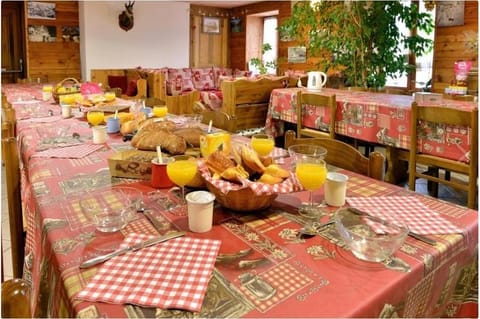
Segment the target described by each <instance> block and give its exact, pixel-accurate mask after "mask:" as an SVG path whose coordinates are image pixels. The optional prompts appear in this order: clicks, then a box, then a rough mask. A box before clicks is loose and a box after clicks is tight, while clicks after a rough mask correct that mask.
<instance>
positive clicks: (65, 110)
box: [62, 104, 72, 119]
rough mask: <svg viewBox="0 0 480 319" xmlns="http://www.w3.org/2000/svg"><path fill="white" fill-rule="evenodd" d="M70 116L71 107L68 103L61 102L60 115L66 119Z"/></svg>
mask: <svg viewBox="0 0 480 319" xmlns="http://www.w3.org/2000/svg"><path fill="white" fill-rule="evenodd" d="M71 116H72V107H71V106H70V105H68V104H62V117H63V118H64V119H68V118H69V117H71Z"/></svg>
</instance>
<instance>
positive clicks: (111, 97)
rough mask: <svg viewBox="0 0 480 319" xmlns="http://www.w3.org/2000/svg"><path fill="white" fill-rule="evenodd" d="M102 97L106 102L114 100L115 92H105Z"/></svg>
mask: <svg viewBox="0 0 480 319" xmlns="http://www.w3.org/2000/svg"><path fill="white" fill-rule="evenodd" d="M103 96H104V97H105V101H107V102H110V101H113V100H115V98H116V95H115V92H105V93H104V94H103Z"/></svg>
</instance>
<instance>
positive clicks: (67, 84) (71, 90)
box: [52, 78, 80, 104]
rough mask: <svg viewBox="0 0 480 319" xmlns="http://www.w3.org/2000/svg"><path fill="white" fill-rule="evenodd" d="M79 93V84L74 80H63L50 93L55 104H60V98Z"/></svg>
mask: <svg viewBox="0 0 480 319" xmlns="http://www.w3.org/2000/svg"><path fill="white" fill-rule="evenodd" d="M61 88H66V89H67V90H68V91H66V92H62V91H61ZM77 93H80V82H79V81H78V80H77V79H75V78H65V79H63V80H62V81H60V82H58V83H57V85H56V86H55V89H54V90H53V92H52V96H53V99H54V100H55V103H57V104H58V103H60V96H65V95H70V94H77Z"/></svg>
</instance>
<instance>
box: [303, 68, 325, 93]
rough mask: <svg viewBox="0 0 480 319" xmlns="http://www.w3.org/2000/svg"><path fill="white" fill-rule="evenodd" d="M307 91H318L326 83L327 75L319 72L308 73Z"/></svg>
mask: <svg viewBox="0 0 480 319" xmlns="http://www.w3.org/2000/svg"><path fill="white" fill-rule="evenodd" d="M307 74H308V81H307V89H309V90H317V91H320V90H321V89H322V87H323V86H324V85H325V83H327V75H326V74H325V73H323V72H320V71H312V72H308V73H307Z"/></svg>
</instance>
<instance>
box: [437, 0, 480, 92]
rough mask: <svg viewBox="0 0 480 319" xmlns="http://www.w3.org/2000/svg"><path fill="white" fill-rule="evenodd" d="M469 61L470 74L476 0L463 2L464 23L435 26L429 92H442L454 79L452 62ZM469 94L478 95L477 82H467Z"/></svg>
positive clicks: (474, 48)
mask: <svg viewBox="0 0 480 319" xmlns="http://www.w3.org/2000/svg"><path fill="white" fill-rule="evenodd" d="M458 60H470V61H472V68H473V69H474V70H472V74H476V73H477V71H476V70H478V1H465V10H464V24H463V25H460V26H450V27H440V26H437V27H435V45H434V49H433V73H432V91H433V92H437V93H444V92H445V88H446V87H447V86H449V85H450V84H451V83H452V82H453V81H454V80H455V73H454V63H455V61H458ZM469 80H470V81H469V91H470V93H471V94H477V93H476V92H478V80H477V79H476V78H475V79H474V78H472V79H469Z"/></svg>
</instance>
